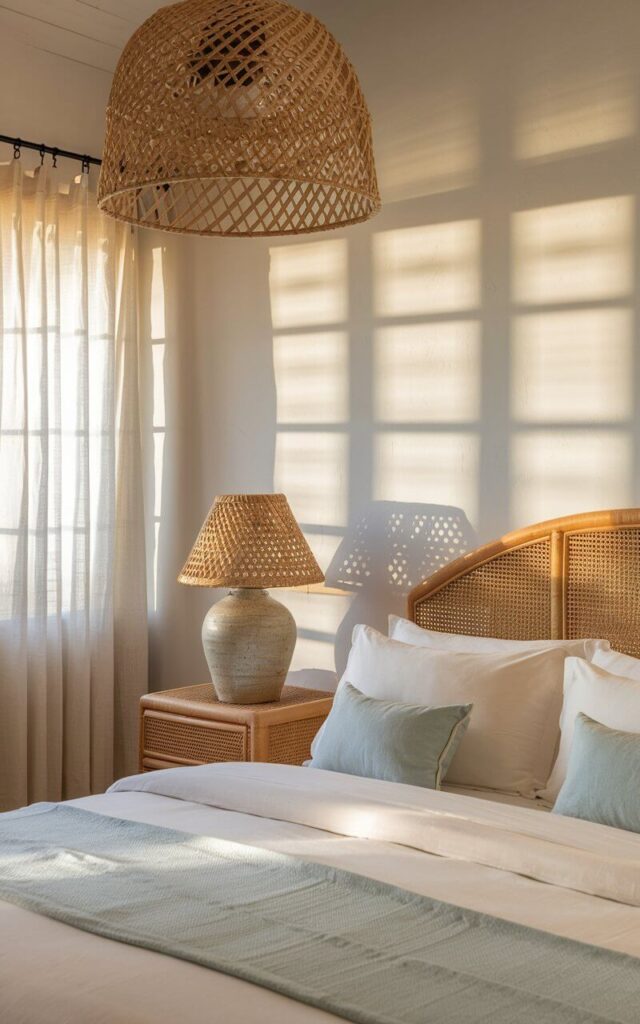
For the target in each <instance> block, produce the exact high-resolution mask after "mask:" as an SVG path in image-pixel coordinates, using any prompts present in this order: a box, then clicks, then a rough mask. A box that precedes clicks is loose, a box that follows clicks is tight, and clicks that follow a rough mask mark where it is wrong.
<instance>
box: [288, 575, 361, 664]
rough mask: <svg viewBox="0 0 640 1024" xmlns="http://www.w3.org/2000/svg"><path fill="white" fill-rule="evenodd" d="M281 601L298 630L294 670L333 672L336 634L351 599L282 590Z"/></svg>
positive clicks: (293, 662) (348, 597)
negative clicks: (305, 669) (311, 669)
mask: <svg viewBox="0 0 640 1024" xmlns="http://www.w3.org/2000/svg"><path fill="white" fill-rule="evenodd" d="M278 600H279V601H281V602H282V604H284V605H286V607H287V608H288V609H289V611H290V612H291V614H292V615H293V617H294V619H295V620H296V625H297V627H298V642H297V644H296V649H295V653H294V656H293V661H292V663H291V670H292V671H296V670H297V669H304V668H309V667H310V666H313V667H314V668H319V669H324V670H328V671H330V672H333V671H334V670H335V652H334V647H335V637H336V633H337V631H338V629H339V627H340V623H341V622H342V620H343V618H344V616H345V615H346V613H347V611H348V610H349V605H350V604H351V601H352V598H351V597H350V596H345V597H335V596H333V595H326V596H325V595H323V594H318V593H315V594H304V593H302V592H300V591H294V590H281V591H279V593H278Z"/></svg>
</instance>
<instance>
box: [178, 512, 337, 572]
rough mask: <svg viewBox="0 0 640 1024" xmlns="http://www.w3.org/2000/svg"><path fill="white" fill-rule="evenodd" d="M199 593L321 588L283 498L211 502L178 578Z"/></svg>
mask: <svg viewBox="0 0 640 1024" xmlns="http://www.w3.org/2000/svg"><path fill="white" fill-rule="evenodd" d="M178 579H179V581H180V582H181V583H187V584H191V585H193V586H201V587H249V588H259V587H295V586H301V585H302V584H308V583H321V582H322V580H323V579H324V574H323V573H322V570H321V569H320V566H319V565H318V563H317V562H316V560H315V558H314V556H313V554H312V552H311V549H310V547H309V545H308V544H307V542H306V540H305V538H304V536H303V534H302V531H301V530H300V527H299V526H298V524H297V523H296V521H295V519H294V517H293V513H292V512H291V509H290V508H289V504H288V502H287V499H286V498H285V496H284V494H245V495H243V494H239V495H234V494H231V495H222V496H221V497H219V498H216V500H215V502H214V504H213V506H212V508H211V511H210V512H209V515H208V516H207V518H206V520H205V523H204V525H203V527H202V529H201V530H200V533H199V534H198V537H197V539H196V542H195V544H194V546H193V549H192V551H191V554H190V555H189V558H188V559H187V562H186V564H185V566H184V567H183V569H182V572H181V573H180V576H179V577H178Z"/></svg>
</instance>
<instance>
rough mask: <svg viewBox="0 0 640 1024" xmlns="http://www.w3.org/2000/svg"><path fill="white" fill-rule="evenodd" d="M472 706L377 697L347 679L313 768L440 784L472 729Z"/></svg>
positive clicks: (431, 786)
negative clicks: (430, 704) (431, 705)
mask: <svg viewBox="0 0 640 1024" xmlns="http://www.w3.org/2000/svg"><path fill="white" fill-rule="evenodd" d="M471 708H472V705H471V704H463V705H452V706H450V707H441V708H428V707H424V706H422V705H418V704H400V703H396V702H395V701H390V700H377V699H375V698H374V697H365V695H364V694H363V693H360V691H359V690H356V688H355V686H352V685H351V684H350V683H344V684H343V685H342V686H341V687H340V689H339V690H338V692H337V694H336V698H335V700H334V702H333V707H332V709H331V712H330V714H329V717H328V718H327V720H326V723H325V727H324V729H323V731H322V735H321V736H320V737H319V738H318V742H317V746H316V749H315V752H314V755H313V760H312V761H311V767H312V768H324V769H326V770H328V771H332V772H344V773H345V774H347V775H361V776H364V777H365V778H370V779H386V780H387V781H389V782H406V783H409V785H412V786H423V787H424V788H426V789H439V788H440V784H441V782H442V780H443V779H444V777H445V775H446V773H447V769H448V767H449V765H450V763H451V760H452V758H453V755H454V754H455V752H456V749H457V746H458V744H459V742H460V740H461V739H462V737H463V736H464V733H465V732H466V729H467V726H468V724H469V717H470V715H471Z"/></svg>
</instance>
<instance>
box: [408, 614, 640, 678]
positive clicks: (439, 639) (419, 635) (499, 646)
mask: <svg viewBox="0 0 640 1024" xmlns="http://www.w3.org/2000/svg"><path fill="white" fill-rule="evenodd" d="M389 636H390V637H391V638H392V639H393V640H400V642H401V643H403V644H414V645H415V646H416V647H431V648H433V649H436V650H438V651H471V652H474V653H475V654H488V653H490V652H496V653H497V652H501V653H503V654H504V653H510V654H520V653H522V652H523V651H547V650H552V649H553V648H556V647H561V648H562V649H563V650H564V652H565V654H567V655H575V657H577V658H586V659H587V661H592V660H594V658H595V654H596V652H597V651H608V650H609V648H610V646H611V645H610V644H609V641H608V640H499V639H497V638H496V637H492V636H466V635H464V634H462V633H441V632H440V631H439V630H435V629H424V627H423V626H417V625H416V623H415V622H411V621H410V620H409V619H402V618H400V617H399V616H398V615H390V616H389ZM638 668H639V673H640V661H639V662H638Z"/></svg>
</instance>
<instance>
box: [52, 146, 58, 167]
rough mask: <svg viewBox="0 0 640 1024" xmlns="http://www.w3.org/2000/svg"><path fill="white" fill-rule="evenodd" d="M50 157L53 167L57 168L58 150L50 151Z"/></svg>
mask: <svg viewBox="0 0 640 1024" xmlns="http://www.w3.org/2000/svg"><path fill="white" fill-rule="evenodd" d="M51 155H52V157H53V166H54V167H57V166H58V150H57V149H55V148H54V149H52V151H51Z"/></svg>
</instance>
